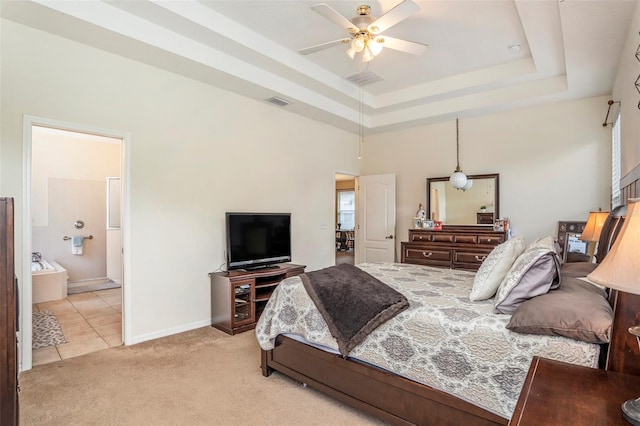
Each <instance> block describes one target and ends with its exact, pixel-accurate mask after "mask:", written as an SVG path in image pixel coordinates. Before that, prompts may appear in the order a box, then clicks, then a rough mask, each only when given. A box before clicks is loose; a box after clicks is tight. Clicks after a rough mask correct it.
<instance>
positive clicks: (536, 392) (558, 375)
mask: <svg viewBox="0 0 640 426" xmlns="http://www.w3.org/2000/svg"><path fill="white" fill-rule="evenodd" d="M638 396H640V376H632V375H629V374H622V373H616V372H613V371H605V370H599V369H595V368H588V367H582V366H579V365H573V364H567V363H565V362H560V361H553V360H550V359H546V358H540V357H533V360H532V361H531V366H530V367H529V373H528V374H527V379H526V381H525V382H524V386H523V387H522V392H521V393H520V398H519V399H518V403H517V405H516V408H515V410H514V412H513V417H512V418H511V421H510V422H509V425H628V424H629V423H628V422H627V421H626V420H624V419H623V418H622V411H621V409H620V407H621V406H622V403H623V402H625V401H626V400H628V399H634V398H637V397H638Z"/></svg>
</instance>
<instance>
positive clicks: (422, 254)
mask: <svg viewBox="0 0 640 426" xmlns="http://www.w3.org/2000/svg"><path fill="white" fill-rule="evenodd" d="M404 257H405V258H406V259H412V260H437V261H443V262H451V250H432V249H431V248H422V247H406V248H405V250H404Z"/></svg>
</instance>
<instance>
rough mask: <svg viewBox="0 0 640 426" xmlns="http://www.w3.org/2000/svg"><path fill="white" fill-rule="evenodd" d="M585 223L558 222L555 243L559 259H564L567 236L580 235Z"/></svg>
mask: <svg viewBox="0 0 640 426" xmlns="http://www.w3.org/2000/svg"><path fill="white" fill-rule="evenodd" d="M586 224H587V222H586V221H560V222H558V235H557V238H556V239H557V241H558V245H559V246H560V253H559V254H560V258H561V259H563V260H564V259H566V254H565V253H566V250H565V249H566V245H567V234H582V231H584V227H585V226H586Z"/></svg>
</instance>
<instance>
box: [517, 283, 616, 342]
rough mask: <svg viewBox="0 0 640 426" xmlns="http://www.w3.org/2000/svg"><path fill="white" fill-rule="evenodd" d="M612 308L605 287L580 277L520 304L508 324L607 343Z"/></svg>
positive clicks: (528, 330)
mask: <svg viewBox="0 0 640 426" xmlns="http://www.w3.org/2000/svg"><path fill="white" fill-rule="evenodd" d="M612 322H613V310H612V309H611V305H609V302H608V301H607V293H606V291H605V290H603V289H601V288H598V287H596V286H594V285H593V284H590V283H588V282H585V281H582V280H580V279H579V278H571V277H564V279H563V280H562V285H561V286H560V287H559V288H558V289H556V290H551V291H549V292H548V293H547V294H543V295H541V296H537V297H534V298H532V299H530V300H528V301H526V302H524V303H522V305H520V307H519V308H518V309H517V310H516V312H515V313H514V314H513V315H512V316H511V320H510V321H509V324H507V328H508V329H509V330H512V331H515V332H518V333H527V334H542V335H546V336H564V337H569V338H571V339H575V340H579V341H582V342H587V343H608V342H609V339H610V337H611V325H612Z"/></svg>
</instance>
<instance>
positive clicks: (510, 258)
mask: <svg viewBox="0 0 640 426" xmlns="http://www.w3.org/2000/svg"><path fill="white" fill-rule="evenodd" d="M524 248H525V242H524V238H522V237H514V238H511V239H509V240H507V241H505V242H504V243H502V244H499V245H497V246H496V247H495V248H494V249H493V250H491V253H489V255H488V256H487V258H486V259H485V260H484V261H483V262H482V265H480V268H479V269H478V272H477V273H476V276H475V278H474V279H473V287H472V288H471V294H470V295H469V300H471V301H473V302H476V301H478V300H485V299H489V298H491V297H493V295H494V294H496V290H497V289H498V287H500V283H501V282H502V280H503V278H504V277H505V275H507V272H509V268H511V265H513V262H515V260H516V259H517V258H518V256H520V254H521V253H522V252H523V251H524Z"/></svg>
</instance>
